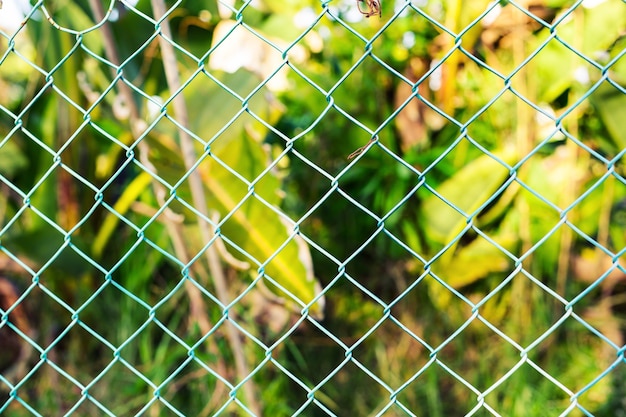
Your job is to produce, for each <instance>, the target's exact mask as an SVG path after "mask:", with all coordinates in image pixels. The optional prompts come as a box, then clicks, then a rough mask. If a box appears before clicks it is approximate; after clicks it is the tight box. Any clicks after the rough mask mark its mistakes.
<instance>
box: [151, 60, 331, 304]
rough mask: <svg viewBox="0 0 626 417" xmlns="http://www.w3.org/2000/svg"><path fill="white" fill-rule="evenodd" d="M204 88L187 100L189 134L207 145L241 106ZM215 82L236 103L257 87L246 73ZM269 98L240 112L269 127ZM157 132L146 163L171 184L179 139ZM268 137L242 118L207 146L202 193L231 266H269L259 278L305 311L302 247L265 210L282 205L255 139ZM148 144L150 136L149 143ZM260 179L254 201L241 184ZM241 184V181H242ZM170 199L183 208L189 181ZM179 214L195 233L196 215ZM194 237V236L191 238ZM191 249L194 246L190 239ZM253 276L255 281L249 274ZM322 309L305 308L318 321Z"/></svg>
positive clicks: (179, 170)
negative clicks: (235, 260) (235, 263)
mask: <svg viewBox="0 0 626 417" xmlns="http://www.w3.org/2000/svg"><path fill="white" fill-rule="evenodd" d="M199 81H201V80H199ZM204 81H205V82H194V86H193V88H187V89H185V92H186V96H185V98H186V100H187V106H188V111H189V120H191V121H192V122H191V123H192V125H191V126H190V129H191V130H192V131H193V133H194V134H196V135H197V136H198V137H200V138H203V139H204V140H209V139H210V138H212V137H214V136H215V134H216V133H217V132H219V131H221V129H222V128H223V125H224V120H231V119H232V117H233V115H235V114H237V112H238V111H239V110H240V109H241V106H242V105H243V104H242V102H241V101H239V100H238V99H236V98H235V97H233V96H232V94H230V93H228V92H227V91H225V90H224V89H222V88H220V87H219V86H218V85H217V84H215V83H213V82H206V80H204ZM221 81H222V82H224V84H226V85H228V86H229V88H232V89H233V90H235V91H238V92H240V95H242V96H245V95H246V94H248V93H249V92H250V91H252V90H253V89H254V88H255V87H256V86H257V85H258V83H259V80H258V79H257V78H256V77H255V76H254V75H253V74H250V73H248V72H245V71H239V72H237V73H235V74H233V75H224V76H223V77H222V79H221ZM268 94H269V93H268V92H267V90H265V89H261V90H260V91H258V92H257V93H256V94H255V95H254V96H253V97H252V98H251V99H250V100H249V101H248V102H247V103H246V106H247V109H248V110H249V111H251V112H254V114H255V115H258V116H259V117H262V118H264V120H267V121H268V123H272V122H273V121H275V120H274V119H275V118H276V116H278V114H276V109H275V108H273V107H272V104H271V103H272V100H273V99H272V98H271V97H270V96H269V95H268ZM159 130H160V132H163V133H164V134H162V135H158V138H157V140H151V141H150V160H151V161H152V162H153V164H154V165H155V167H156V168H157V171H158V175H159V176H160V177H161V178H163V179H165V180H166V181H168V182H169V183H170V184H175V183H176V182H178V181H179V179H180V178H181V177H182V176H183V175H184V174H185V171H186V170H185V168H184V162H183V160H182V158H181V156H180V155H181V152H180V149H179V147H178V144H177V143H176V142H175V141H173V140H172V139H170V138H173V137H177V136H176V134H175V132H172V130H171V129H168V128H167V127H165V128H163V126H159ZM266 131H267V128H266V127H265V126H264V125H263V124H261V123H259V122H258V121H256V120H255V119H254V118H252V117H250V116H249V115H248V113H243V114H241V115H240V116H239V117H238V118H237V119H235V120H233V121H232V123H231V125H230V126H229V127H228V128H227V129H226V130H224V131H222V132H221V133H220V134H219V136H217V138H216V139H215V141H214V142H212V143H211V155H210V156H207V157H205V158H204V160H203V161H202V162H201V163H200V164H199V165H198V167H197V171H198V172H199V173H200V175H201V177H202V181H203V184H204V186H205V191H206V193H205V194H206V199H207V205H208V207H207V208H208V211H209V213H210V214H211V215H212V214H213V213H217V214H218V215H219V218H220V220H224V224H223V226H222V227H221V230H220V233H221V235H222V236H224V237H225V238H227V240H228V241H230V242H232V243H233V244H235V245H236V246H237V248H233V247H232V245H230V244H229V243H228V241H225V243H226V247H227V249H228V250H229V251H230V252H231V254H232V255H233V256H235V257H236V258H239V259H243V260H245V261H247V262H249V263H250V264H251V272H253V271H255V270H257V269H258V268H259V265H264V264H265V263H267V264H266V265H264V272H265V274H266V275H267V276H268V277H271V278H272V279H273V280H275V281H276V282H277V283H278V284H279V285H281V286H282V287H283V288H284V289H286V290H287V291H289V292H290V293H291V294H293V296H295V297H296V298H297V299H298V300H300V303H298V302H296V303H295V304H297V305H296V307H297V308H302V304H301V303H304V304H306V303H309V302H311V301H312V300H313V298H314V297H315V296H316V295H317V293H316V287H317V286H318V284H317V282H316V280H315V279H314V277H313V274H312V266H311V265H310V261H308V259H309V257H310V254H309V253H308V247H306V245H303V244H302V243H301V242H300V243H299V242H298V241H296V240H295V239H293V238H291V239H290V237H289V236H290V233H289V232H288V230H287V227H286V226H285V224H284V223H283V220H282V219H281V216H279V215H278V214H277V213H276V212H275V211H274V210H273V209H271V208H269V207H267V206H266V205H265V203H267V204H270V205H271V206H272V207H274V208H279V207H280V203H281V201H282V198H281V196H280V185H281V184H280V181H279V179H278V177H277V176H276V174H275V173H274V172H273V171H271V170H270V171H268V172H265V173H264V171H265V170H266V169H267V167H268V162H267V161H268V159H269V158H268V155H267V152H266V151H265V150H264V149H263V145H262V143H260V142H259V141H258V140H257V139H256V138H257V137H259V138H262V137H264V136H265V133H266ZM154 138H155V136H154V135H153V136H152V137H151V138H150V139H154ZM197 151H198V152H197V153H198V155H200V154H201V153H202V150H201V149H200V148H198V149H197ZM234 172H236V173H237V175H235V174H233V173H234ZM263 173H264V174H263ZM261 174H263V175H262V177H261V178H259V179H258V181H257V182H255V183H254V186H253V187H251V190H250V191H251V192H252V195H249V185H248V183H246V181H247V182H250V183H252V182H254V181H256V180H257V178H258V177H259V176H260V175H261ZM241 177H243V178H244V179H245V180H246V181H242V179H241ZM176 194H177V196H179V197H180V198H182V199H184V200H185V201H187V202H191V201H192V199H191V195H190V190H189V187H188V185H187V181H183V183H182V184H181V185H180V186H179V188H177V189H176ZM257 197H260V198H261V199H262V200H263V201H264V202H265V203H264V202H262V201H261V199H259V198H257ZM184 214H185V216H186V217H187V219H188V221H189V224H188V226H190V227H188V230H193V229H195V225H196V222H197V217H196V215H195V214H193V213H190V212H189V211H186V212H185V213H184ZM194 234H196V235H197V234H198V233H197V230H195V231H194ZM190 242H193V239H192V238H191V237H190ZM195 244H196V245H197V246H198V247H196V248H194V250H196V251H199V250H200V249H201V246H200V245H203V244H206V242H195ZM229 245H230V247H229ZM283 245H284V246H283ZM241 251H244V252H245V253H246V254H248V255H250V257H248V256H247V255H244V254H242V252H241ZM250 258H252V259H250ZM253 275H256V274H254V272H253ZM265 283H266V284H267V285H268V287H270V289H272V290H274V291H275V292H276V293H277V294H279V295H280V296H285V294H284V293H283V292H281V291H279V290H277V289H276V288H275V287H273V286H272V285H271V283H269V282H268V281H267V280H265ZM321 309H322V307H321V305H320V303H316V304H315V305H314V306H313V307H312V308H311V313H312V314H316V315H321V313H322V311H321Z"/></svg>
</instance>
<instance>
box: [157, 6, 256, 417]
mask: <svg viewBox="0 0 626 417" xmlns="http://www.w3.org/2000/svg"><path fill="white" fill-rule="evenodd" d="M151 4H152V10H153V13H154V15H155V18H156V19H161V18H162V21H161V23H160V25H159V26H160V28H161V34H162V36H159V44H160V46H161V54H162V59H163V69H164V70H165V77H166V79H167V85H168V88H169V90H170V92H171V93H172V94H173V93H174V92H176V91H178V90H179V89H180V79H179V76H178V63H177V61H176V54H175V52H174V47H173V46H172V44H171V43H170V42H169V41H168V39H172V33H171V30H170V26H169V23H168V20H167V16H166V13H167V9H166V7H165V3H164V1H163V0H151ZM172 104H173V107H174V116H175V117H176V120H177V121H178V122H179V123H180V124H181V125H182V126H183V128H187V127H188V126H189V120H188V119H189V118H188V113H187V105H186V103H185V99H184V97H183V96H182V94H178V95H176V96H175V97H174V98H173V99H172ZM179 134H180V147H181V150H182V153H183V160H184V163H185V168H186V169H187V172H189V187H190V189H191V196H192V199H193V204H194V207H195V208H196V210H198V211H199V212H200V214H202V216H203V217H204V218H205V219H208V218H209V213H208V206H207V201H206V197H205V193H204V186H203V184H202V179H201V178H200V174H199V173H198V171H195V170H193V166H194V164H195V162H196V159H197V155H196V152H195V149H194V146H193V142H192V139H191V137H190V135H189V134H188V133H187V131H186V130H185V129H180V130H179ZM198 226H199V228H200V235H201V237H202V241H203V242H209V241H211V239H213V238H214V234H213V231H211V230H210V229H209V226H208V224H207V223H206V222H202V221H199V222H198ZM205 255H206V258H207V263H208V265H209V271H210V273H211V276H212V278H213V283H214V285H215V290H216V292H217V297H218V299H219V300H220V302H221V303H222V304H223V305H224V306H226V305H228V298H229V296H228V286H227V284H226V277H225V276H224V271H223V270H222V265H221V262H220V258H219V254H218V253H217V248H216V245H211V246H209V247H208V248H207V250H206V252H205ZM226 329H227V336H228V339H229V342H230V346H231V348H232V350H233V356H234V358H235V366H236V368H237V376H238V377H239V380H240V381H243V380H245V379H246V378H248V376H249V374H250V370H249V368H248V364H247V363H246V359H245V354H244V350H243V344H242V343H241V340H240V339H239V337H238V335H237V332H236V329H235V327H234V326H233V325H229V326H227V328H226ZM242 389H243V392H244V396H245V397H246V401H247V403H248V404H247V405H248V407H249V408H250V409H251V410H252V411H253V412H254V413H255V414H257V415H260V411H261V410H260V407H259V404H258V403H257V401H256V395H255V391H256V390H255V389H254V385H253V382H252V380H249V381H248V382H247V383H246V384H244V385H243V386H242Z"/></svg>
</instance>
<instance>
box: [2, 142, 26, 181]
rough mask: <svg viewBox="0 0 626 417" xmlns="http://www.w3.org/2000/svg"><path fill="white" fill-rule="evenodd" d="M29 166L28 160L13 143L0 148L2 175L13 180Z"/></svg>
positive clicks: (7, 143)
mask: <svg viewBox="0 0 626 417" xmlns="http://www.w3.org/2000/svg"><path fill="white" fill-rule="evenodd" d="M27 166H28V159H26V156H24V153H23V152H22V151H21V150H20V148H19V147H18V146H17V145H16V144H15V143H14V142H12V141H8V142H6V143H5V144H4V145H2V147H0V175H2V176H5V177H8V178H12V177H14V176H15V174H16V173H17V172H19V171H21V170H22V169H23V168H26V167H27Z"/></svg>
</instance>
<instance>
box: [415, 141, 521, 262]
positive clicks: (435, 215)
mask: <svg viewBox="0 0 626 417" xmlns="http://www.w3.org/2000/svg"><path fill="white" fill-rule="evenodd" d="M496 155H497V156H499V158H500V159H502V160H503V161H504V162H506V163H512V162H513V161H514V153H512V152H505V153H500V154H499V155H498V154H496ZM508 175H509V170H508V169H507V168H505V167H504V166H503V165H502V164H501V163H500V162H498V161H496V160H495V159H493V158H492V157H490V156H488V155H484V156H481V157H479V158H477V159H475V160H474V161H472V162H470V163H469V164H468V165H467V166H465V167H464V168H462V169H461V170H460V171H459V172H458V173H456V174H455V175H454V176H453V177H452V178H450V179H448V180H447V181H445V182H444V183H442V184H441V186H440V187H438V188H437V192H438V193H439V194H440V195H441V196H442V197H443V198H444V199H446V201H447V202H448V203H450V204H452V205H453V206H454V207H456V209H457V210H461V211H462V212H463V213H465V214H467V215H471V214H473V213H474V212H475V211H476V210H477V209H478V208H479V207H480V206H481V205H482V204H484V203H485V202H486V201H487V199H489V198H490V197H491V196H492V195H493V194H494V193H495V192H496V190H497V189H498V187H500V186H501V185H502V183H503V182H504V181H505V180H506V178H507V177H508ZM457 210H455V209H454V208H452V207H450V206H448V205H447V204H446V203H445V202H443V201H442V200H441V199H440V198H439V197H438V196H436V195H434V194H432V195H430V196H429V197H428V198H427V199H426V200H425V201H424V203H423V205H422V210H421V216H422V217H421V224H422V225H423V227H424V235H425V237H426V238H427V239H428V240H429V241H430V242H431V243H435V244H438V245H446V244H448V243H450V242H451V241H452V240H454V239H455V238H456V237H457V235H458V234H459V233H460V232H461V231H462V230H463V228H464V227H465V225H466V223H467V219H466V218H465V217H464V216H463V215H461V214H460V213H459V212H458V211H457ZM454 246H455V245H453V247H452V248H450V249H449V250H447V251H446V253H445V254H444V255H443V256H442V258H444V257H445V258H446V260H444V262H443V263H444V264H445V263H446V261H447V260H449V259H450V258H451V257H452V256H453V253H454Z"/></svg>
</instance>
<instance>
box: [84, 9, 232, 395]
mask: <svg viewBox="0 0 626 417" xmlns="http://www.w3.org/2000/svg"><path fill="white" fill-rule="evenodd" d="M89 4H90V8H91V11H92V13H93V14H94V17H95V19H96V21H101V20H102V19H104V10H103V9H102V3H101V2H100V1H98V0H89ZM100 30H101V32H102V37H103V40H104V50H105V54H106V56H107V59H108V60H109V61H110V62H111V63H113V65H115V66H119V65H120V59H119V55H118V53H117V49H116V46H115V40H114V37H113V33H112V31H111V28H110V26H109V23H108V22H105V23H104V24H103V25H102V26H101V28H100ZM111 72H112V74H113V76H116V71H115V70H114V69H111ZM117 87H118V88H119V92H120V95H121V97H122V99H123V100H124V102H125V104H126V107H127V109H128V111H129V120H130V130H131V133H132V135H133V138H135V139H136V138H138V137H140V136H141V134H142V133H143V131H144V130H145V126H146V123H145V121H143V120H142V119H140V117H139V110H138V109H137V105H136V104H135V101H134V100H133V95H132V91H131V89H130V87H128V85H126V83H124V82H120V83H118V85H117ZM137 147H138V149H139V159H140V161H141V163H142V164H143V165H144V166H146V167H148V168H149V169H151V170H152V171H153V172H156V168H155V167H154V166H153V165H152V163H151V162H150V160H149V158H148V147H147V145H146V144H145V142H143V141H140V142H139V143H138V144H137ZM152 188H153V190H154V194H155V196H156V199H157V201H158V203H159V205H161V206H162V205H164V204H165V197H164V196H165V195H166V190H165V188H164V187H163V185H162V184H161V183H159V182H158V181H156V180H152ZM166 214H167V215H166V216H164V218H165V219H166V221H165V222H164V223H165V226H166V228H167V231H168V235H169V236H170V239H171V242H172V246H173V248H174V253H175V254H176V257H177V258H178V259H179V260H180V261H181V262H183V263H185V264H187V263H188V262H189V256H188V254H187V250H186V246H185V243H184V242H185V239H184V233H183V230H182V228H181V227H180V225H179V224H178V223H179V222H178V221H176V214H175V213H173V212H171V210H170V209H169V208H166ZM185 291H186V292H187V295H188V297H189V309H190V315H191V317H192V318H193V319H194V320H195V321H196V322H197V323H198V326H199V328H200V330H201V331H202V332H203V333H205V334H206V333H208V332H210V331H211V329H212V325H211V323H210V322H209V320H208V318H207V315H206V308H205V305H204V301H203V299H202V294H201V293H200V290H199V289H198V288H196V286H195V285H194V284H193V283H191V282H190V281H187V282H185ZM213 348H215V346H212V345H211V351H212V353H215V351H214V349H213ZM217 367H218V371H221V372H222V373H225V372H226V366H225V365H224V363H223V361H218V363H217ZM225 390H226V387H225V386H223V385H222V384H217V386H216V392H215V395H216V396H218V397H220V398H221V396H222V393H221V392H217V391H224V392H225Z"/></svg>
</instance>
